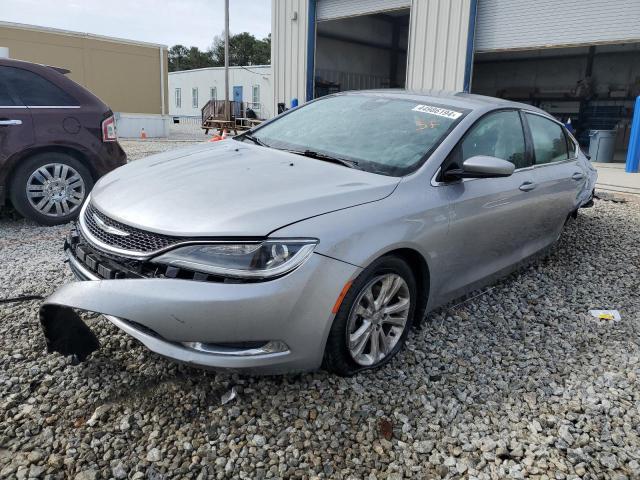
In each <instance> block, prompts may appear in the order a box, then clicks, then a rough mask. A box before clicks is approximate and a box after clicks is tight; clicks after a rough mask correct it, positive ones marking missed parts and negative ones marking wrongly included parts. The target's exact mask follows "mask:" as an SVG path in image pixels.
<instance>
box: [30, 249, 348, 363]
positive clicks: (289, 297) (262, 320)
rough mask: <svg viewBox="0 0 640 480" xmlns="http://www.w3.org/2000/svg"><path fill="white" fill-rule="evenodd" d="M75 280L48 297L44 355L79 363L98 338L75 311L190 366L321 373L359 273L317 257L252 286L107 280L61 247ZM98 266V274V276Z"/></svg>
mask: <svg viewBox="0 0 640 480" xmlns="http://www.w3.org/2000/svg"><path fill="white" fill-rule="evenodd" d="M65 254H66V255H67V258H68V262H69V266H70V267H71V270H72V271H73V272H74V274H75V276H76V277H77V278H78V280H80V281H79V282H75V283H71V284H68V285H65V286H63V287H62V288H60V289H59V290H58V291H56V292H55V293H54V294H53V295H51V296H50V297H49V298H47V299H46V300H45V301H44V303H43V305H42V307H41V311H40V318H41V322H42V326H43V330H44V332H45V337H46V338H47V346H48V349H49V351H57V352H60V353H62V354H64V355H75V356H77V358H78V359H79V360H84V359H85V358H86V357H87V356H88V355H89V354H90V353H91V351H93V350H95V349H97V348H98V340H97V339H96V337H95V336H94V335H93V333H91V331H90V330H89V328H88V327H87V326H86V325H85V324H84V323H83V322H82V321H81V320H80V318H79V317H78V316H77V314H75V312H73V309H78V310H85V311H91V312H96V313H101V314H103V315H104V317H105V318H106V319H107V320H109V321H110V322H111V323H113V324H114V325H116V326H117V327H118V328H120V329H121V330H123V331H124V332H126V333H127V334H129V335H131V336H132V337H134V338H136V339H137V340H139V341H140V342H141V343H143V344H144V345H145V346H146V347H147V348H149V349H150V350H152V351H154V352H156V353H158V354H160V355H162V356H165V357H168V358H170V359H173V360H176V361H179V362H184V363H187V364H191V365H195V366H199V367H206V368H213V369H226V370H228V369H231V370H238V371H249V372H256V373H282V372H285V371H302V370H311V369H315V368H318V367H319V366H320V364H321V361H322V356H323V352H324V345H325V341H326V338H327V335H328V332H329V328H330V326H331V322H332V320H333V314H332V313H331V310H332V306H333V303H334V302H335V299H336V298H338V296H339V294H340V290H341V288H342V285H344V283H345V282H346V281H348V280H349V279H351V278H353V277H354V276H356V275H357V273H358V270H359V269H358V268H357V267H355V266H353V265H350V264H347V263H344V262H341V261H338V260H334V259H331V258H327V257H324V256H321V255H318V254H313V255H312V256H311V257H310V258H309V259H308V260H307V261H306V262H305V263H304V264H303V265H301V266H300V267H299V268H298V269H297V270H295V271H293V272H291V273H290V274H288V275H286V276H283V277H280V278H277V279H274V280H270V281H266V282H256V283H242V284H238V283H224V282H204V281H195V280H185V279H175V278H120V279H110V280H105V279H103V278H100V276H99V275H98V274H97V271H96V270H91V269H90V268H88V267H87V266H86V264H85V263H83V262H81V261H79V260H78V258H77V257H76V256H75V255H74V250H73V249H72V248H70V246H69V245H68V244H67V246H66V248H65ZM97 268H99V266H96V269H97Z"/></svg>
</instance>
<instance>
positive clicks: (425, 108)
mask: <svg viewBox="0 0 640 480" xmlns="http://www.w3.org/2000/svg"><path fill="white" fill-rule="evenodd" d="M413 111H414V112H422V113H430V114H432V115H437V116H439V117H446V118H450V119H451V120H457V119H458V118H460V117H461V116H462V113H461V112H456V111H455V110H447V109H446V108H440V107H434V106H433V105H416V106H415V107H413Z"/></svg>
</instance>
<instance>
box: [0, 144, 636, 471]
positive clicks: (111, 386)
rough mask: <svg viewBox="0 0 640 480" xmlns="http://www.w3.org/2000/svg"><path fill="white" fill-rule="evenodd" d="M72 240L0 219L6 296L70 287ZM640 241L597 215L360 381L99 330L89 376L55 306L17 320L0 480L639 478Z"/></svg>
mask: <svg viewBox="0 0 640 480" xmlns="http://www.w3.org/2000/svg"><path fill="white" fill-rule="evenodd" d="M140 143H142V142H137V143H135V145H138V147H139V144H140ZM155 143H156V142H153V144H152V143H151V142H149V143H144V144H143V145H146V147H149V148H151V147H153V148H155ZM162 144H163V145H162V146H163V147H164V146H165V142H162ZM133 145H134V142H131V144H127V145H126V148H128V149H131V148H132V147H133ZM139 154H141V152H140V151H137V152H136V155H139ZM130 156H131V157H132V158H133V157H134V155H133V153H131V152H130ZM66 230H67V227H56V228H45V227H38V226H35V225H33V224H31V223H29V222H26V221H24V220H12V219H10V218H7V217H4V218H0V262H1V264H2V269H0V298H7V297H13V296H17V295H26V294H40V295H44V294H47V293H49V292H51V291H53V290H54V289H56V288H57V287H59V286H60V285H61V284H63V283H64V282H68V281H71V275H70V274H69V273H68V271H67V269H66V268H65V267H64V266H63V264H62V253H61V249H60V247H61V243H62V238H63V236H64V234H65V232H66ZM638 238H640V208H639V204H638V203H633V202H630V203H625V204H618V203H613V202H610V201H603V200H597V201H596V204H595V207H594V208H592V209H589V210H585V211H583V212H581V214H580V216H579V219H578V221H575V222H571V223H570V224H569V225H568V226H567V229H566V231H565V233H564V234H563V236H562V238H561V240H560V242H559V243H558V245H557V246H556V247H555V248H554V250H553V251H552V253H551V254H550V256H549V257H547V258H545V259H543V260H541V261H539V262H538V263H536V264H534V265H533V266H530V267H528V268H526V269H524V270H522V271H521V272H519V273H518V274H515V275H512V276H510V277H509V278H507V279H505V280H503V281H501V282H500V283H498V284H497V285H495V286H494V287H493V288H492V289H490V290H488V291H486V293H484V294H483V295H480V296H477V297H475V298H471V299H470V300H468V301H467V302H465V303H463V304H460V305H457V306H449V307H447V308H443V309H440V310H438V311H436V312H433V313H431V314H429V315H428V317H427V319H426V321H425V322H424V323H423V326H422V328H421V329H419V330H416V331H415V332H413V334H412V335H411V336H410V337H409V342H408V344H407V348H406V350H405V351H404V352H403V353H401V354H400V355H399V356H398V358H396V359H394V360H393V361H392V362H391V363H390V364H389V365H387V366H386V367H385V368H383V369H382V370H379V371H376V372H370V373H367V374H361V375H358V376H356V377H354V378H348V379H345V378H339V377H335V376H331V375H328V374H326V373H324V372H316V373H310V374H304V375H293V376H283V377H263V378H248V377H238V376H236V375H228V374H219V373H211V372H204V371H200V370H196V369H191V368H188V367H185V366H181V365H176V364H173V363H171V362H169V361H167V360H164V359H163V358H161V357H159V356H157V355H155V354H153V353H150V352H149V351H147V350H146V349H145V348H143V347H142V346H140V345H139V344H137V342H135V341H134V340H132V339H130V338H129V337H127V336H126V335H125V334H123V333H120V332H119V331H118V330H117V329H116V328H115V327H113V326H111V325H110V324H108V322H106V321H103V320H100V319H99V318H89V319H88V323H89V324H90V325H91V326H92V328H94V330H95V331H96V332H97V333H98V336H99V338H100V340H101V342H102V348H101V349H100V350H99V351H97V352H95V353H94V354H93V355H92V357H91V358H90V359H89V360H88V361H87V362H85V363H82V364H80V365H77V366H72V365H70V359H69V358H64V357H61V356H59V355H47V354H45V353H44V341H43V338H42V335H41V333H40V329H39V325H38V319H37V311H38V302H37V301H31V302H21V303H8V304H7V303H5V304H0V418H2V422H1V424H0V478H27V477H34V478H56V479H58V478H59V479H65V478H71V479H78V480H89V479H99V478H104V479H107V478H116V479H122V478H131V479H154V480H158V479H164V478H199V479H204V478H246V479H254V478H345V479H347V478H350V479H362V478H366V479H374V478H388V479H400V478H445V477H446V478H479V479H493V478H539V479H547V478H549V479H565V478H566V479H575V478H591V479H595V478H603V479H605V478H611V479H624V478H629V479H631V478H640V413H639V411H640V385H639V383H638V376H639V375H640V347H639V341H638V334H639V333H640V296H639V295H638V291H639V286H640V273H639V270H640V269H639V268H638V267H640V251H639V250H638ZM591 308H617V309H619V310H620V312H621V314H622V321H621V322H619V323H615V324H599V323H598V321H596V320H594V319H592V318H591V317H589V315H588V313H587V312H588V310H589V309H591ZM232 388H233V389H234V391H235V392H236V397H235V398H233V399H231V400H230V401H228V402H227V403H225V404H223V402H222V397H223V396H224V395H225V394H226V393H227V392H229V391H230V390H231V389H232Z"/></svg>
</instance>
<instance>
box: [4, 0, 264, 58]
mask: <svg viewBox="0 0 640 480" xmlns="http://www.w3.org/2000/svg"><path fill="white" fill-rule="evenodd" d="M229 5H230V7H229V30H230V32H231V33H232V34H234V33H240V32H249V33H252V34H253V35H255V36H256V37H257V38H264V37H266V36H267V35H268V34H269V33H270V32H271V0H230V1H229ZM0 21H5V22H16V23H27V24H31V25H39V26H43V27H53V28H61V29H64V30H74V31H78V32H85V33H92V34H96V35H106V36H109V37H120V38H126V39H129V40H141V41H144V42H152V43H160V44H164V45H169V46H172V45H176V44H182V45H185V46H187V47H190V46H195V47H199V48H200V49H206V48H209V46H210V45H211V43H212V42H213V37H214V36H216V35H220V34H221V33H222V32H223V31H224V0H0Z"/></svg>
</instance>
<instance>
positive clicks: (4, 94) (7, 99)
mask: <svg viewBox="0 0 640 480" xmlns="http://www.w3.org/2000/svg"><path fill="white" fill-rule="evenodd" d="M5 68H6V67H0V107H15V106H16V105H19V104H18V103H17V102H16V101H15V100H14V99H13V97H12V96H11V95H9V91H8V89H7V87H6V85H5V83H4V82H3V81H2V72H3V70H4V69H5Z"/></svg>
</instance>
